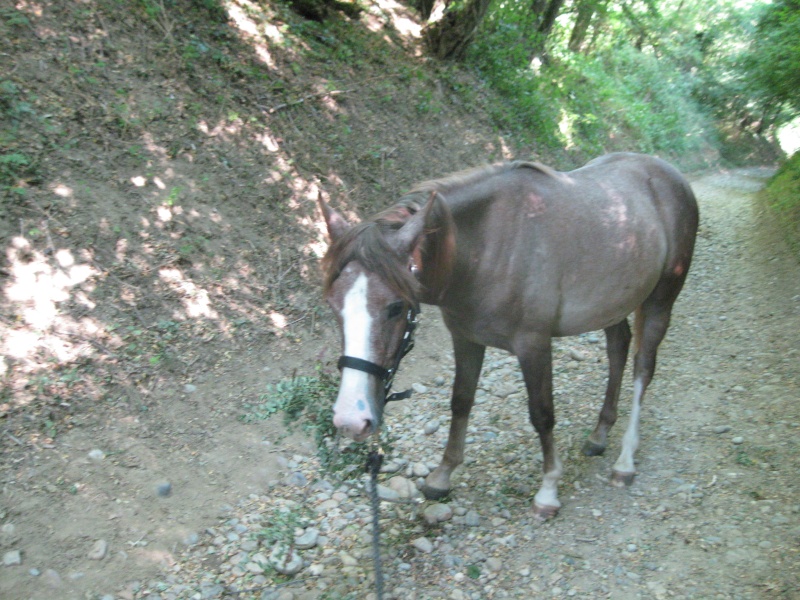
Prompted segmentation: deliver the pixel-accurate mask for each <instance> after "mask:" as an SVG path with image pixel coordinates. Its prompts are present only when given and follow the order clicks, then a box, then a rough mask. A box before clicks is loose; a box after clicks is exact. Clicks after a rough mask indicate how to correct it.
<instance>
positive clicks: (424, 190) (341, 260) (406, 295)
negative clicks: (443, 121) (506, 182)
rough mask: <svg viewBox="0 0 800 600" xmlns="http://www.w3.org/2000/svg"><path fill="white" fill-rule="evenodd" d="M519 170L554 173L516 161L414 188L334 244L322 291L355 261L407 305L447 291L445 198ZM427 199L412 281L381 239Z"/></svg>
mask: <svg viewBox="0 0 800 600" xmlns="http://www.w3.org/2000/svg"><path fill="white" fill-rule="evenodd" d="M519 168H530V169H534V170H537V171H539V172H541V173H543V174H545V175H554V174H555V171H553V170H552V169H550V168H549V167H545V166H544V165H540V164H539V163H531V162H521V161H516V162H507V163H499V164H494V165H488V166H483V167H475V168H472V169H467V170H465V171H460V172H458V173H453V174H451V175H447V176H445V177H442V178H439V179H432V180H429V181H425V182H422V183H419V184H417V185H416V186H414V187H413V188H412V189H411V191H410V192H408V193H407V194H406V195H404V196H403V197H402V198H400V200H399V201H398V202H397V203H396V204H394V205H393V206H391V207H389V208H387V209H386V210H384V211H382V212H379V213H378V214H376V215H375V216H373V217H371V218H369V219H367V220H365V221H362V222H361V223H359V224H357V225H354V226H353V227H351V228H350V229H348V230H347V231H346V232H344V234H342V235H341V236H340V237H339V238H337V239H336V240H334V241H333V243H332V244H331V245H330V247H329V248H328V252H327V253H326V254H325V257H324V258H323V259H322V269H323V274H324V278H323V286H324V289H325V292H327V291H328V290H329V289H330V287H331V285H332V284H333V282H334V281H335V280H336V278H337V277H339V274H340V273H341V272H342V269H344V268H345V266H346V265H347V263H349V262H350V261H352V260H357V261H358V262H360V263H361V264H362V265H363V267H364V268H365V269H367V270H368V271H371V272H373V273H379V274H380V275H381V277H383V278H384V280H385V281H386V283H387V284H388V285H389V286H391V287H392V288H393V289H394V290H395V291H397V292H398V293H399V294H400V296H401V297H402V298H403V299H404V300H406V301H407V302H417V301H419V300H420V297H421V294H424V297H425V299H426V300H427V301H436V300H437V299H438V298H440V297H441V295H442V294H443V293H444V292H445V290H446V289H447V285H448V283H449V276H450V271H451V268H452V262H453V258H454V255H455V224H454V222H453V217H452V214H451V211H450V207H449V205H448V202H447V200H445V198H448V197H449V196H450V195H451V194H454V195H456V194H458V193H459V192H460V191H461V190H464V189H465V188H474V187H475V186H479V184H481V183H484V182H486V181H487V180H489V179H491V178H492V177H494V176H495V175H501V174H503V173H506V172H508V171H512V170H514V169H519ZM429 199H431V201H432V202H433V205H432V206H431V208H430V210H429V212H428V215H427V219H426V222H425V231H424V234H423V238H422V243H421V244H420V247H419V248H418V255H416V254H415V256H414V259H415V261H416V262H417V266H418V267H419V270H420V271H419V279H417V277H415V276H414V275H413V274H412V273H411V272H410V271H409V269H408V257H405V256H400V255H398V254H397V252H396V251H395V250H394V249H393V248H392V246H391V245H390V244H389V242H388V241H387V239H386V236H387V235H391V233H392V232H395V231H397V230H398V229H400V228H401V227H402V226H403V225H404V224H405V223H406V221H408V219H409V218H410V217H411V216H412V215H414V214H415V213H416V212H417V211H419V210H423V209H424V207H425V205H426V203H427V201H428V200H429Z"/></svg>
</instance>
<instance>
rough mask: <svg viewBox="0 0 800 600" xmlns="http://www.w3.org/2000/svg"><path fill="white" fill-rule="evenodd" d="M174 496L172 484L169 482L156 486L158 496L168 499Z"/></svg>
mask: <svg viewBox="0 0 800 600" xmlns="http://www.w3.org/2000/svg"><path fill="white" fill-rule="evenodd" d="M171 494H172V483H170V482H169V481H162V482H160V483H157V484H156V496H159V497H161V498H166V497H167V496H170V495H171Z"/></svg>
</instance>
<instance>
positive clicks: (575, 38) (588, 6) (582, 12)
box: [567, 0, 609, 52]
mask: <svg viewBox="0 0 800 600" xmlns="http://www.w3.org/2000/svg"><path fill="white" fill-rule="evenodd" d="M608 1H609V0H579V1H577V2H576V8H575V22H574V24H573V25H572V31H571V33H570V36H569V42H568V44H567V47H568V48H569V49H570V50H571V51H572V52H581V50H582V49H583V47H584V42H585V41H586V37H587V35H588V33H589V28H590V26H591V25H592V22H594V23H595V26H594V29H595V32H597V31H598V30H599V29H600V25H601V24H602V22H603V21H604V20H605V18H606V14H607V13H608Z"/></svg>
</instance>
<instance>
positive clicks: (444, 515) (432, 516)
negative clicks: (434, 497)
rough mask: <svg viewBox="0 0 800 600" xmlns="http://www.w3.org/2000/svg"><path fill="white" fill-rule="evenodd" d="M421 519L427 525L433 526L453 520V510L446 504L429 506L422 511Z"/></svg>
mask: <svg viewBox="0 0 800 600" xmlns="http://www.w3.org/2000/svg"><path fill="white" fill-rule="evenodd" d="M422 517H423V518H424V519H425V522H426V523H427V524H428V525H435V524H436V523H442V522H443V521H449V520H450V519H452V518H453V509H451V508H450V506H448V505H447V504H431V505H429V506H426V507H425V510H423V511H422Z"/></svg>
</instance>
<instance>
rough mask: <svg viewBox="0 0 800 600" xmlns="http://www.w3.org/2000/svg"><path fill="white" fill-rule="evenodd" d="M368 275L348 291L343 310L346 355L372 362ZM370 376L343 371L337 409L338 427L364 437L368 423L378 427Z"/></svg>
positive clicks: (334, 410) (335, 418) (355, 371)
mask: <svg viewBox="0 0 800 600" xmlns="http://www.w3.org/2000/svg"><path fill="white" fill-rule="evenodd" d="M367 288H368V280H367V276H366V275H364V274H363V273H361V274H360V275H359V276H358V277H357V278H356V280H355V282H354V283H353V285H352V287H351V288H350V289H349V290H348V291H347V294H346V295H345V297H344V305H343V307H342V331H343V334H344V353H345V354H346V355H347V356H353V357H355V358H362V359H364V360H372V356H371V354H370V343H369V340H370V333H371V329H372V317H370V315H369V311H368V310H367ZM369 377H370V376H369V375H368V374H367V373H364V372H363V371H358V370H356V369H349V368H347V367H345V368H344V369H342V381H341V384H340V385H339V395H338V397H337V398H336V404H334V406H333V413H334V424H335V425H336V426H337V427H339V428H341V429H343V432H344V433H346V434H348V435H353V434H356V435H358V434H360V433H361V432H362V431H363V429H364V426H365V424H366V422H367V421H371V422H372V423H373V425H374V424H375V415H374V414H373V413H372V408H371V406H370V404H369V402H368V398H369V395H370V385H369V384H370V380H369Z"/></svg>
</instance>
